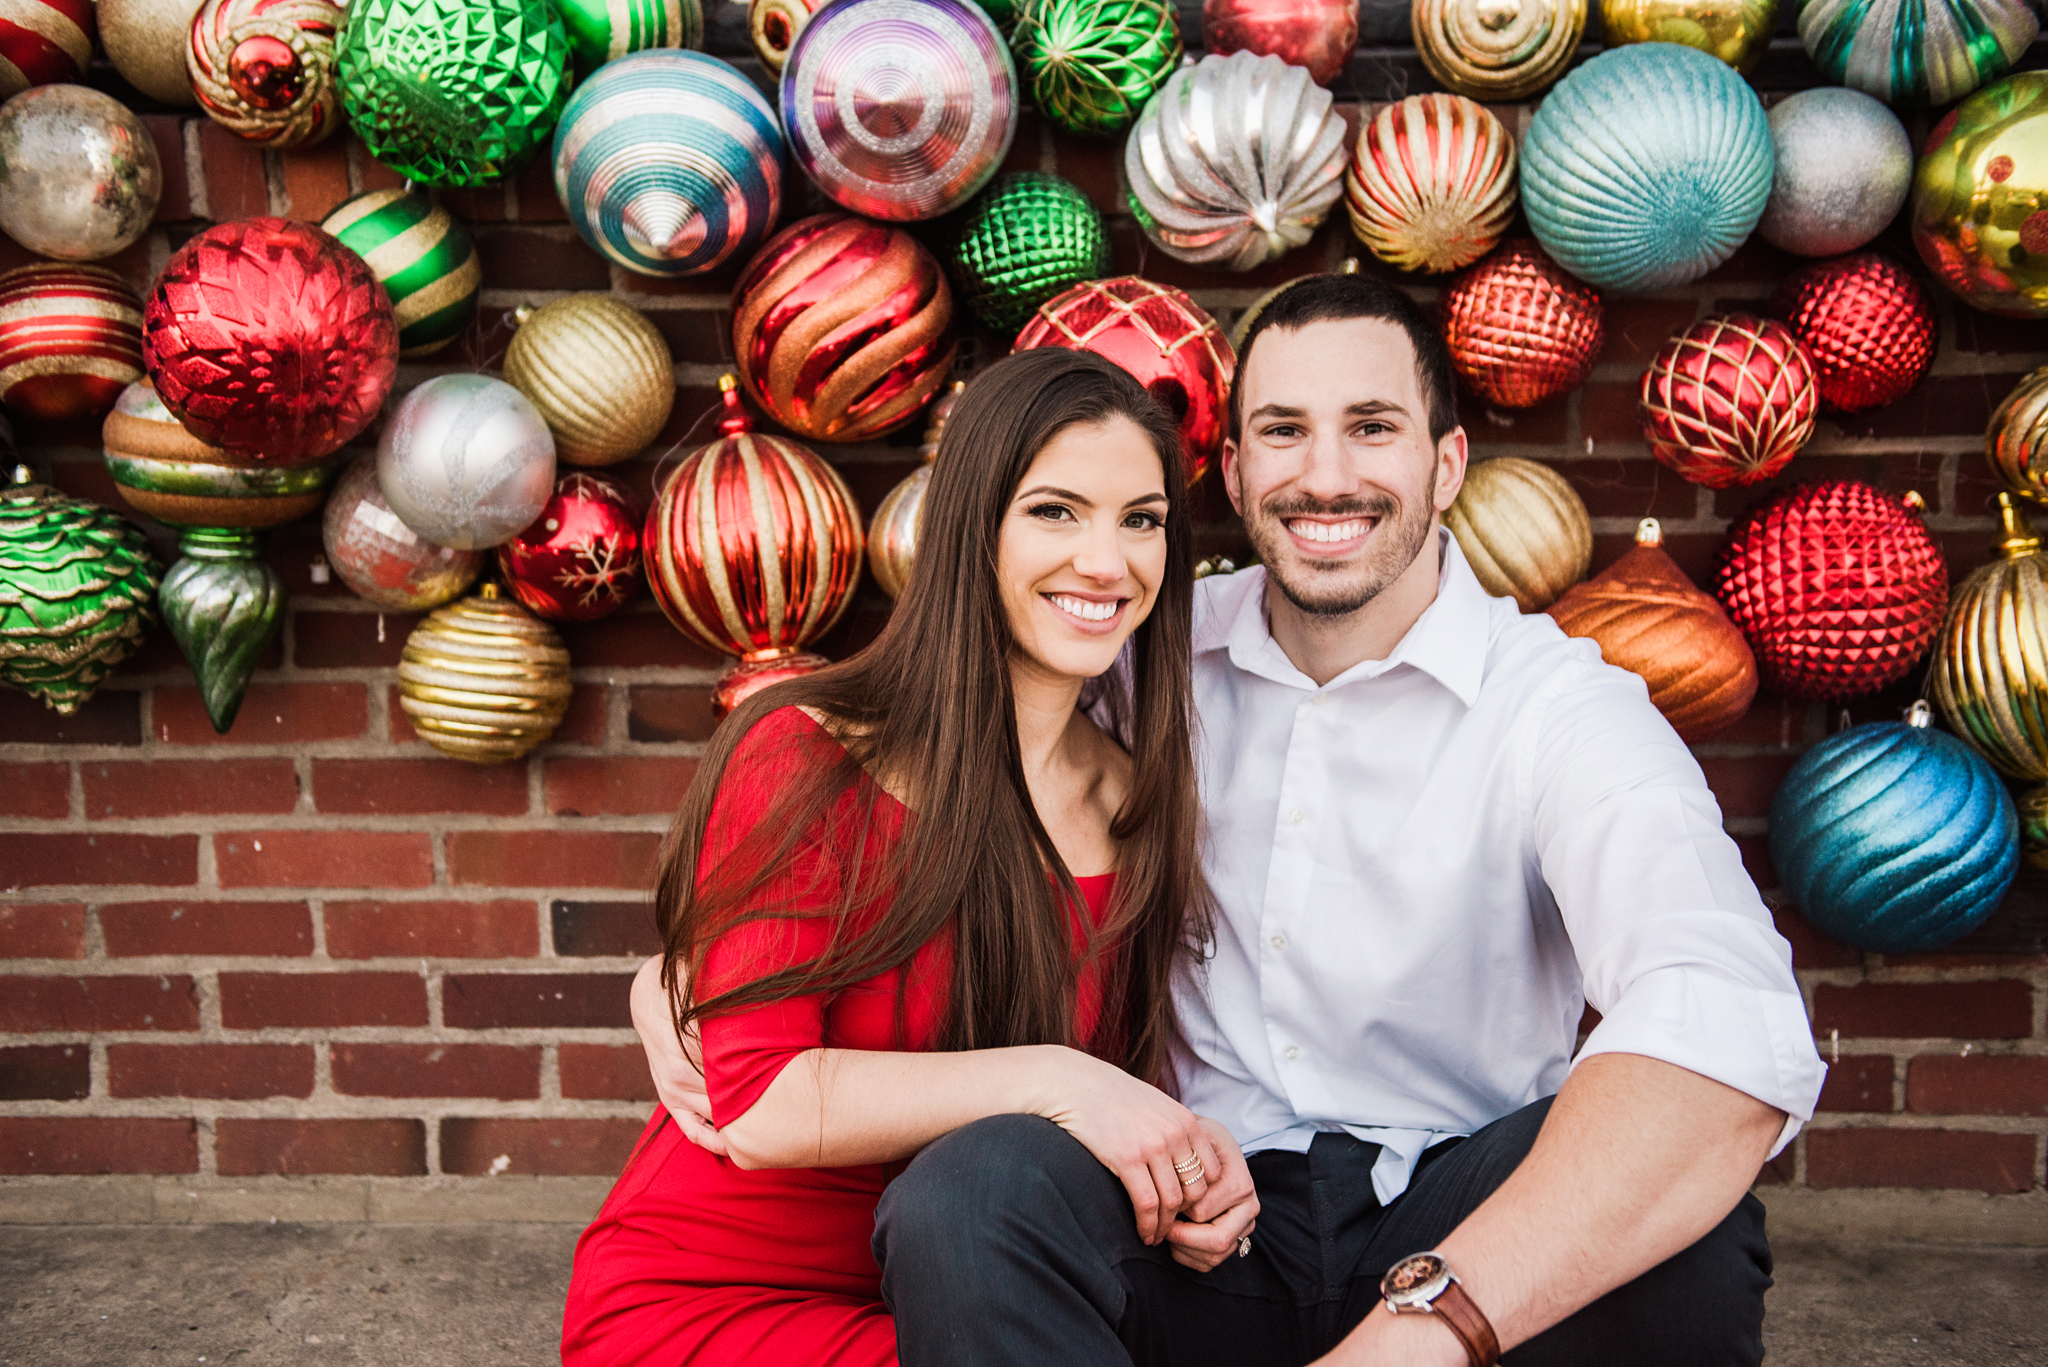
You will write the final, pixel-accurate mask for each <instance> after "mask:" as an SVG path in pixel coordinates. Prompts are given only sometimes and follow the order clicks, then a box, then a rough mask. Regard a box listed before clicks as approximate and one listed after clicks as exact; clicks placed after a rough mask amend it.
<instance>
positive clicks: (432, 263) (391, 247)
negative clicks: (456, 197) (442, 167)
mask: <svg viewBox="0 0 2048 1367" xmlns="http://www.w3.org/2000/svg"><path fill="white" fill-rule="evenodd" d="M320 226H321V228H323V229H325V230H326V231H327V232H329V233H332V234H333V235H334V236H335V237H337V238H339V239H340V240H341V245H342V246H344V247H347V248H348V249H349V250H350V251H352V252H354V253H355V254H356V255H357V256H360V257H362V258H363V261H364V263H365V264H367V265H368V266H369V268H370V274H372V275H374V276H376V277H377V283H378V284H380V285H382V286H383V287H384V292H385V293H386V294H389V295H390V296H391V307H392V309H393V311H394V312H395V313H396V314H397V317H398V354H399V355H400V356H405V357H412V356H431V355H433V354H434V353H435V352H437V351H439V350H441V348H443V347H445V346H447V345H448V344H449V343H450V342H452V341H454V340H455V339H456V338H457V337H459V336H461V335H462V330H463V329H464V328H466V327H468V326H469V323H470V320H471V319H473V318H475V317H476V305H477V296H478V294H479V293H480V292H481V291H482V289H483V280H484V271H483V265H482V263H481V262H480V261H479V260H478V258H477V254H476V244H475V243H474V242H472V241H470V238H469V234H468V233H466V232H464V231H463V230H462V225H461V224H460V223H457V222H456V221H455V218H454V216H453V215H452V214H450V213H449V212H448V211H447V210H446V209H443V208H442V207H440V206H439V205H438V204H435V203H434V202H433V201H432V200H430V199H428V198H427V197H426V196H425V195H421V194H407V193H406V192H405V191H403V190H371V191H369V192H368V193H367V194H360V195H357V196H356V197H355V198H354V199H351V200H348V201H346V202H344V203H343V204H342V205H341V206H340V207H339V208H337V209H335V211H334V212H333V213H331V214H329V215H327V217H326V218H325V219H323V220H322V221H321V224H320Z"/></svg>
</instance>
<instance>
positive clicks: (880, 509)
mask: <svg viewBox="0 0 2048 1367" xmlns="http://www.w3.org/2000/svg"><path fill="white" fill-rule="evenodd" d="M966 388H967V381H965V380H955V381H953V385H952V388H950V389H948V390H947V391H946V392H945V393H944V394H942V395H940V396H939V401H938V402H937V403H935V404H933V405H932V411H931V413H930V414H929V415H928V417H929V421H928V422H927V423H926V424H925V429H924V442H923V444H921V445H920V446H919V447H918V448H917V453H918V455H920V456H922V457H924V462H925V463H924V464H923V465H921V466H919V467H918V468H917V469H915V470H913V471H911V473H910V477H909V478H908V479H906V480H904V481H903V482H902V483H901V484H899V485H897V486H896V487H895V488H893V489H891V490H890V491H889V492H888V493H886V494H884V495H882V501H881V502H880V503H878V504H876V505H875V516H874V520H873V521H871V522H869V523H868V566H869V568H871V569H872V570H874V572H875V583H876V584H877V585H879V586H880V587H881V590H882V592H884V593H886V594H888V595H889V596H890V597H891V598H901V597H902V596H903V586H904V585H906V584H908V583H909V582H910V566H911V562H912V561H913V560H915V559H916V557H917V519H918V517H919V515H920V514H922V513H923V511H924V495H925V491H926V490H927V489H929V488H931V487H932V465H931V463H932V461H934V460H936V459H937V458H938V454H939V437H940V436H941V435H942V434H943V433H944V432H945V430H946V419H947V418H949V417H951V416H952V415H953V405H955V404H957V403H959V402H960V394H961V392H962V391H963V390H965V389H966Z"/></svg>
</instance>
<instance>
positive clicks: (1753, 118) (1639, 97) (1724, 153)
mask: <svg viewBox="0 0 2048 1367" xmlns="http://www.w3.org/2000/svg"><path fill="white" fill-rule="evenodd" d="M1772 164H1773V163H1772V152H1771V131H1770V121H1769V120H1768V119H1767V118H1765V117H1764V107H1763V105H1762V104H1761V103H1760V102H1759V101H1758V100H1757V97H1756V92H1755V91H1754V90H1752V89H1750V87H1749V83H1748V82H1747V81H1744V80H1743V79H1742V77H1740V76H1738V75H1736V74H1735V72H1734V70H1733V69H1731V68H1730V67H1729V66H1728V65H1727V64H1726V63H1724V62H1720V61H1716V60H1715V59H1714V58H1712V57H1709V56H1708V55H1707V54H1706V53H1704V52H1701V51H1700V50H1699V49H1697V48H1689V47H1680V46H1678V45H1676V44H1674V43H1638V44H1635V45H1633V46H1630V47H1617V48H1609V49H1608V50H1607V51H1605V52H1603V53H1601V54H1600V55H1599V56H1597V57H1595V58H1593V60H1592V61H1590V62H1587V63H1586V64H1585V65H1584V66H1582V67H1579V68H1578V69H1577V70H1575V71H1573V72H1572V73H1571V75H1569V76H1567V77H1565V79H1564V80H1563V82H1561V83H1560V84H1559V85H1558V87H1557V89H1556V90H1554V91H1552V92H1551V94H1550V96H1549V98H1547V99H1545V100H1544V101H1543V103H1542V104H1541V105H1539V106H1538V107H1537V110H1536V116H1535V118H1534V119H1533V120H1532V121H1531V123H1530V125H1529V135H1528V137H1527V138H1525V139H1524V140H1523V143H1522V210H1523V212H1524V213H1525V214H1527V215H1528V218H1529V227H1530V230H1531V231H1533V232H1534V233H1535V234H1536V240H1537V241H1539V242H1541V243H1542V244H1543V248H1544V250H1545V251H1547V252H1549V253H1550V254H1551V255H1552V256H1554V257H1556V258H1557V263H1558V264H1559V265H1560V266H1563V267H1564V268H1565V269H1566V270H1568V271H1570V272H1571V273H1572V274H1573V275H1576V276H1578V277H1579V278H1580V279H1581V280H1584V281H1586V282H1587V283H1588V284H1592V285H1598V286H1600V287H1601V288H1603V289H1616V290H1630V291H1636V290H1655V289H1668V288H1670V287H1671V286H1674V285H1683V284H1686V283H1688V282H1689V281H1693V280H1697V279H1699V278H1700V277H1701V276H1703V275H1705V274H1706V273H1707V272H1708V271H1710V270H1712V269H1713V268H1714V267H1716V266H1718V265H1720V264H1721V263H1722V262H1723V261H1726V260H1727V259H1728V258H1729V257H1730V256H1731V255H1733V254H1734V251H1735V249H1736V248H1737V247H1739V246H1740V245H1742V240H1743V239H1744V238H1746V237H1748V236H1749V233H1750V230H1751V229H1752V228H1754V227H1755V226H1756V221H1757V219H1758V218H1759V217H1760V216H1761V215H1762V214H1763V211H1764V204H1765V202H1766V201H1767V200H1768V199H1769V198H1770V193H1771V170H1772Z"/></svg>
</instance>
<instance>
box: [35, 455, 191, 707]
mask: <svg viewBox="0 0 2048 1367" xmlns="http://www.w3.org/2000/svg"><path fill="white" fill-rule="evenodd" d="M162 575H163V570H162V568H161V567H160V566H159V565H158V564H157V561H156V556H155V555H153V554H152V553H151V552H150V549H149V541H148V540H147V539H146V538H145V537H144V536H143V535H142V533H141V532H140V531H139V530H137V528H136V527H135V525H134V524H133V523H131V522H129V521H128V520H127V519H126V518H123V517H121V516H120V515H119V514H118V513H115V512H114V511H112V510H111V509H108V508H102V507H101V506H100V505H99V504H97V503H90V502H87V501H86V500H85V499H82V498H72V497H70V496H69V495H68V494H63V493H59V492H58V491H57V490H55V489H52V488H50V487H49V486H47V485H43V484H33V483H30V482H29V470H28V467H27V466H26V465H21V466H16V467H15V468H14V471H13V478H12V481H11V482H10V483H9V484H7V485H5V486H4V487H0V683H6V684H9V685H11V686H12V687H15V688H19V689H21V690H22V691H23V692H25V693H28V694H30V695H31V696H33V697H38V698H41V699H42V700H43V702H44V704H45V705H47V706H49V707H53V708H55V709H56V710H57V711H59V712H63V713H66V714H69V713H72V712H76V711H77V710H78V709H79V707H80V705H81V704H83V703H84V702H85V700H86V699H87V698H89V697H91V696H92V691H93V690H94V689H95V688H97V687H99V684H100V680H102V679H104V678H106V677H107V674H108V672H109V671H110V670H112V669H113V668H114V666H116V665H118V664H120V663H121V661H123V660H125V659H127V658H128V657H129V656H130V655H132V654H134V653H135V649H136V647H137V646H139V645H141V644H142V638H143V637H144V636H145V635H147V634H148V632H149V628H150V626H151V625H153V624H154V623H155V621H156V606H155V604H156V591H157V581H158V580H159V579H160V578H162Z"/></svg>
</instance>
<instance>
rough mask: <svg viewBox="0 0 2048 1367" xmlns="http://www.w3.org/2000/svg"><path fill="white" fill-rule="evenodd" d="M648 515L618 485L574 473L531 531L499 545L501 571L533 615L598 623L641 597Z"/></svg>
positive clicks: (565, 479) (565, 478)
mask: <svg viewBox="0 0 2048 1367" xmlns="http://www.w3.org/2000/svg"><path fill="white" fill-rule="evenodd" d="M644 516H645V514H644V513H643V512H642V510H641V509H640V507H639V505H638V503H637V502H636V501H635V500H634V498H633V496H632V494H631V493H629V492H628V491H627V490H626V488H625V486H624V485H622V484H620V483H619V482H618V481H617V480H614V479H608V478H606V477H605V476H603V475H594V474H590V473H588V472H587V471H583V470H572V471H571V472H570V473H568V474H566V475H564V476H562V478H561V479H559V480H557V481H556V482H555V492H554V495H553V496H552V497H551V498H549V499H548V506H547V507H545V508H543V509H541V514H540V516H539V517H537V518H535V519H534V521H533V525H532V526H530V527H528V528H527V529H526V530H525V531H523V532H521V533H519V535H517V536H515V537H513V538H512V539H511V540H510V541H507V542H506V543H505V544H504V545H502V546H500V547H498V572H499V574H501V575H503V576H504V579H505V587H506V588H508V589H510V590H511V592H512V596H513V597H514V598H516V599H518V600H519V602H520V603H521V604H522V605H523V606H525V607H526V608H527V609H528V610H529V611H531V612H532V613H533V614H534V615H535V616H538V617H545V618H546V619H547V620H549V621H551V622H594V621H596V620H597V619H598V618H600V617H605V616H609V615H610V614H611V613H614V612H616V611H618V610H619V609H620V608H622V607H624V606H625V605H626V604H627V603H628V602H630V601H631V600H632V597H633V595H634V594H635V593H636V592H638V591H639V588H640V579H641V565H640V524H641V520H642V518H643V517H644Z"/></svg>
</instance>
